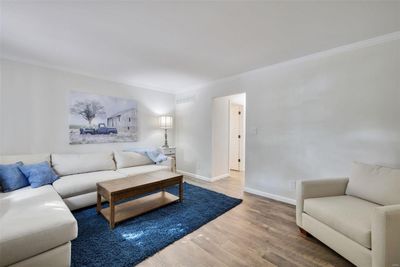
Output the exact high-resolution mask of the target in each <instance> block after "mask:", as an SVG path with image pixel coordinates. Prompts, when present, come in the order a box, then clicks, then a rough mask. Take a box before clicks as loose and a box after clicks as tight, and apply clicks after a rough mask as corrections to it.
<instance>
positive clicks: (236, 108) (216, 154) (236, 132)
mask: <svg viewBox="0 0 400 267" xmlns="http://www.w3.org/2000/svg"><path fill="white" fill-rule="evenodd" d="M245 129H246V94H245V93H242V94H235V95H229V96H223V97H217V98H214V99H213V107H212V180H213V181H215V180H219V179H224V180H226V179H225V178H227V180H226V181H225V183H224V184H226V185H227V184H229V183H228V180H229V181H231V182H232V184H233V185H235V188H237V189H239V187H240V188H241V189H243V185H244V179H245V177H244V174H245V156H246V155H245V154H246V153H245V151H246V149H245V144H246V141H245V140H246V130H245Z"/></svg>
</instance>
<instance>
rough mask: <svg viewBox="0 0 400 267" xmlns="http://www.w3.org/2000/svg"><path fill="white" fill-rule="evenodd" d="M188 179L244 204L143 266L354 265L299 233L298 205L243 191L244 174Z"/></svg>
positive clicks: (149, 259) (234, 173) (160, 253)
mask: <svg viewBox="0 0 400 267" xmlns="http://www.w3.org/2000/svg"><path fill="white" fill-rule="evenodd" d="M185 179H186V181H187V182H189V183H192V184H195V185H198V186H202V187H205V188H207V189H210V190H214V191H218V192H221V193H224V194H227V195H230V196H233V197H238V198H243V202H242V204H240V205H239V206H237V207H235V208H233V209H232V210H230V211H228V212H226V213H225V214H223V215H221V216H220V217H218V218H217V219H215V220H213V221H211V222H209V223H207V224H205V225H204V226H202V227H201V228H200V229H198V230H196V231H194V232H193V233H191V234H189V235H187V236H185V237H184V238H182V239H180V240H178V241H176V242H175V243H173V244H172V245H170V246H168V247H166V248H164V249H163V250H161V251H159V252H158V253H157V254H155V255H153V256H152V257H150V258H148V259H147V260H145V261H143V262H142V263H140V264H139V266H141V267H146V266H190V267H197V266H307V267H314V266H340V267H346V266H353V265H352V264H351V263H349V262H348V261H347V260H345V259H344V258H342V257H341V256H340V255H338V254H337V253H335V252H334V251H333V250H331V249H330V248H328V247H327V246H325V245H324V244H322V243H321V242H319V241H318V240H316V239H315V238H313V237H303V236H302V235H300V233H299V230H298V228H297V226H296V222H295V207H294V206H292V205H288V204H285V203H281V202H277V201H274V200H271V199H267V198H263V197H259V196H255V195H252V194H248V193H243V187H244V179H243V177H242V175H241V173H239V172H232V173H231V176H230V177H228V178H224V179H221V180H218V181H216V182H213V183H208V182H203V181H199V180H194V179H190V178H188V177H185Z"/></svg>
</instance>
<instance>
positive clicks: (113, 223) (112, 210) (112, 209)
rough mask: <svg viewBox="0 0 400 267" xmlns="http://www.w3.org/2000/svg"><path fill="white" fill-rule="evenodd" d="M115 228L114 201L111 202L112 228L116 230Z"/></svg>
mask: <svg viewBox="0 0 400 267" xmlns="http://www.w3.org/2000/svg"><path fill="white" fill-rule="evenodd" d="M114 227H115V205H114V201H112V200H111V201H110V228H111V229H114Z"/></svg>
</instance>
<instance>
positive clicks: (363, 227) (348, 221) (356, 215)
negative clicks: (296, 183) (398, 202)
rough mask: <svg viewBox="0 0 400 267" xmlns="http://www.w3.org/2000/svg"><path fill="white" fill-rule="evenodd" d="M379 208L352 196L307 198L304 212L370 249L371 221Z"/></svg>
mask: <svg viewBox="0 0 400 267" xmlns="http://www.w3.org/2000/svg"><path fill="white" fill-rule="evenodd" d="M376 207H380V206H379V205H377V204H375V203H371V202H368V201H365V200H362V199H359V198H356V197H352V196H333V197H321V198H309V199H306V200H304V212H305V213H307V214H308V215H310V216H311V217H313V218H315V219H317V220H318V221H320V222H322V223H324V224H326V225H328V226H329V227H331V228H332V229H334V230H336V231H338V232H340V233H342V234H343V235H345V236H347V237H349V238H350V239H352V240H354V241H355V242H357V243H359V244H360V245H362V246H364V247H366V248H371V220H372V215H373V212H374V209H375V208H376Z"/></svg>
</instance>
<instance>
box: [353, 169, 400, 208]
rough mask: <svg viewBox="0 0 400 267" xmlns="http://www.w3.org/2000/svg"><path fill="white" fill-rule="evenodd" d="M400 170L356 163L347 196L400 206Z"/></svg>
mask: <svg viewBox="0 0 400 267" xmlns="http://www.w3.org/2000/svg"><path fill="white" fill-rule="evenodd" d="M399 191H400V169H392V168H388V167H382V166H377V165H368V164H363V163H357V162H354V163H353V166H352V171H351V176H350V181H349V184H348V186H347V189H346V194H347V195H351V196H355V197H359V198H362V199H365V200H368V201H371V202H374V203H378V204H380V205H395V204H400V194H399Z"/></svg>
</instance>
